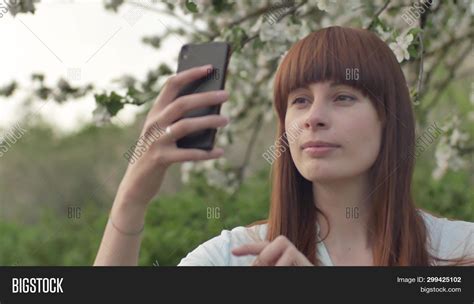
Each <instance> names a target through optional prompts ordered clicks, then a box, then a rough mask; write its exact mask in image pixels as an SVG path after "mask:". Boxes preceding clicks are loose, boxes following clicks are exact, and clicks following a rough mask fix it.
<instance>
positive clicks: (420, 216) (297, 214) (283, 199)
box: [95, 27, 474, 266]
mask: <svg viewBox="0 0 474 304" xmlns="http://www.w3.org/2000/svg"><path fill="white" fill-rule="evenodd" d="M207 68H208V67H201V68H195V69H191V70H188V71H184V72H182V73H179V74H177V75H175V76H173V77H171V78H170V79H169V80H168V82H167V83H166V85H165V87H164V89H163V90H162V92H161V93H160V95H159V97H158V99H157V101H156V103H155V105H154V106H153V108H152V109H151V110H150V113H149V114H148V116H147V119H146V122H145V125H144V128H143V131H142V136H143V135H145V136H146V134H147V131H148V130H150V128H152V127H153V125H155V124H158V125H160V126H169V127H168V128H167V132H166V134H165V135H163V136H160V137H159V138H158V139H157V140H156V141H155V142H154V143H153V145H152V146H151V148H150V149H148V151H146V152H145V153H144V154H143V155H142V156H141V157H140V158H139V159H138V160H137V161H136V162H134V163H133V164H130V165H129V167H128V169H127V172H126V174H125V176H124V178H123V180H122V182H121V184H120V187H119V190H118V193H117V196H116V199H115V201H114V204H113V208H112V210H111V213H110V218H109V222H108V224H107V227H106V230H105V234H104V237H103V240H102V243H101V246H100V249H99V252H98V254H97V258H96V261H95V265H117V264H119V265H136V264H137V260H138V253H139V246H140V232H141V231H142V230H143V225H144V217H145V212H146V209H147V204H148V203H149V201H150V200H151V198H152V197H153V196H154V195H155V194H156V192H157V190H158V189H159V187H160V185H161V182H162V180H163V176H164V174H165V172H166V170H167V168H168V167H169V166H170V165H171V164H172V163H176V162H182V161H189V160H204V159H214V158H218V157H221V156H222V155H223V151H222V149H219V148H215V149H214V150H212V151H210V152H205V151H201V150H183V149H177V148H176V144H175V141H176V139H177V138H180V137H182V136H184V135H185V134H188V133H191V132H193V131H196V130H200V129H205V128H217V127H221V126H224V125H226V124H227V123H228V120H227V119H226V118H225V117H222V116H221V115H210V116H206V117H199V118H188V119H183V120H180V121H178V122H176V123H173V124H172V122H173V121H175V120H176V119H178V118H180V117H181V116H182V115H183V113H185V112H186V111H188V110H190V109H191V108H198V107H203V106H208V105H214V104H219V103H222V102H224V101H225V100H227V98H228V94H227V93H226V92H208V93H200V94H193V95H188V96H183V97H180V98H177V99H176V100H174V99H175V98H176V96H177V94H178V92H179V90H180V89H181V88H182V87H183V86H184V85H186V84H187V83H190V82H192V81H193V80H196V79H199V78H201V77H203V76H204V75H205V74H206V71H207ZM274 102H275V109H276V112H277V114H278V122H279V125H278V130H277V138H278V142H277V147H278V150H279V152H280V153H279V156H278V157H277V158H276V159H275V161H274V163H273V168H272V170H273V171H272V177H273V182H272V183H273V184H272V197H271V207H270V213H269V218H268V220H267V221H264V222H260V223H256V224H254V225H252V226H249V227H236V228H234V229H232V230H231V231H228V230H223V231H222V233H221V234H220V235H219V236H217V237H215V238H213V239H211V240H209V241H207V242H205V243H203V244H202V245H200V246H198V247H197V248H196V249H195V250H193V251H192V252H190V253H189V254H188V255H187V256H186V257H185V258H183V259H182V260H181V262H180V263H179V265H257V266H273V265H276V266H292V265H293V266H306V265H308V266H309V265H387V266H395V265H413V266H423V265H442V264H443V263H450V264H451V263H454V264H466V263H469V264H470V263H473V258H474V224H473V223H468V222H463V221H450V220H447V219H445V218H437V217H434V216H432V215H430V214H428V213H426V212H424V211H421V210H419V209H417V208H415V205H414V202H413V199H412V195H411V180H412V174H413V166H414V155H415V125H414V116H413V112H412V108H411V102H410V97H409V93H408V88H407V85H406V81H405V78H404V75H403V73H402V70H401V68H400V65H399V64H398V62H397V60H396V58H395V56H394V54H393V53H392V51H391V50H390V48H388V47H387V45H386V44H385V43H384V42H383V41H382V40H380V39H379V38H378V37H377V36H376V35H374V34H373V33H371V32H369V31H366V30H360V29H352V28H343V27H329V28H325V29H322V30H319V31H317V32H314V33H311V34H310V35H308V36H307V37H305V38H304V39H302V40H300V41H298V42H297V43H296V44H295V45H294V46H292V48H291V49H290V50H289V51H288V53H287V55H286V56H285V58H284V59H283V61H282V63H281V64H280V66H279V68H278V71H277V73H276V76H275V82H274ZM170 124H171V125H170ZM290 130H291V133H292V136H289V135H290V134H289V133H290ZM157 237H159V236H157Z"/></svg>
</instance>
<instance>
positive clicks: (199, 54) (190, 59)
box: [177, 42, 230, 150]
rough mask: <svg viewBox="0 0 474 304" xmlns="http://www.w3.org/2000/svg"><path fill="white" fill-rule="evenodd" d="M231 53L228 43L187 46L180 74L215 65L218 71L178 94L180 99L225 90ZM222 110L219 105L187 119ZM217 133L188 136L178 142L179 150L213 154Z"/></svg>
mask: <svg viewBox="0 0 474 304" xmlns="http://www.w3.org/2000/svg"><path fill="white" fill-rule="evenodd" d="M229 53H230V46H229V45H228V44H227V43H225V42H210V43H204V44H186V45H184V46H183V48H182V49H181V52H180V54H179V62H178V71H177V72H181V71H184V70H187V69H189V68H193V67H197V66H202V65H206V64H212V65H213V67H214V70H213V71H209V72H208V74H207V75H206V77H203V78H201V79H199V80H196V81H194V82H192V83H190V84H189V85H187V86H185V87H184V88H183V89H182V90H181V91H180V93H179V94H178V97H179V96H183V95H188V94H193V93H201V92H208V91H216V90H222V89H224V86H225V77H226V71H227V64H228V60H229ZM220 108H221V105H220V104H219V105H216V106H211V107H206V108H200V109H194V110H191V111H189V112H187V113H186V114H185V115H184V116H183V118H185V117H197V116H203V115H210V114H219V113H220ZM216 132H217V129H205V130H201V131H197V132H194V133H191V134H188V135H187V136H185V137H183V138H181V139H179V140H178V141H177V146H178V147H180V148H197V149H203V150H212V148H213V146H214V139H215V135H216Z"/></svg>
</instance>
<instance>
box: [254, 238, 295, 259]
mask: <svg viewBox="0 0 474 304" xmlns="http://www.w3.org/2000/svg"><path fill="white" fill-rule="evenodd" d="M291 246H292V244H291V242H290V241H289V240H288V239H287V238H286V237H284V236H281V235H280V236H278V237H277V238H275V240H274V241H273V242H271V243H270V244H269V245H268V246H267V247H265V248H264V249H263V250H262V252H260V254H259V255H258V260H257V262H259V263H260V264H261V265H262V266H265V265H275V263H276V262H277V261H278V259H279V258H280V257H281V256H282V255H283V253H284V252H285V251H286V250H288V248H290V247H291Z"/></svg>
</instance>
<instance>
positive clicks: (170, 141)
mask: <svg viewBox="0 0 474 304" xmlns="http://www.w3.org/2000/svg"><path fill="white" fill-rule="evenodd" d="M210 68H211V66H210V65H207V66H203V67H196V68H191V69H188V70H185V71H182V72H180V73H177V74H176V75H174V76H172V77H170V78H169V79H168V81H167V82H166V84H165V86H164V87H163V89H162V91H161V93H160V95H159V96H158V98H157V99H156V102H155V104H154V105H153V107H152V108H151V110H150V112H149V113H148V115H147V118H146V120H145V123H144V126H143V130H142V132H141V136H140V139H139V140H142V141H143V142H146V143H147V144H148V145H147V147H146V149H141V147H140V149H141V150H140V152H141V153H140V154H139V153H137V154H136V155H135V153H134V156H136V157H133V162H130V163H129V165H128V167H127V171H126V173H125V176H124V177H123V179H122V182H121V183H120V186H119V189H118V191H117V195H116V197H115V201H114V204H113V206H112V210H111V212H110V215H109V222H108V224H107V226H106V229H105V232H104V236H103V238H102V242H101V245H100V248H99V251H98V253H97V256H96V259H95V261H94V265H96V266H100V265H137V264H138V254H139V250H140V242H141V238H140V236H141V231H142V230H143V226H144V222H145V214H146V209H147V207H148V204H149V202H150V201H151V199H152V198H153V196H154V195H155V194H156V193H157V192H158V190H159V188H160V186H161V184H162V182H163V178H164V175H165V172H166V170H167V168H168V167H169V166H170V165H171V164H173V163H177V162H184V161H197V160H207V159H215V158H219V157H221V156H222V155H223V153H224V151H223V149H221V148H213V149H212V150H202V149H189V148H178V147H177V144H176V140H178V139H179V138H181V137H183V136H185V135H187V134H189V133H192V132H196V131H199V130H203V129H209V128H218V127H222V126H225V125H226V124H227V123H228V122H229V121H228V119H227V118H226V117H224V116H222V115H205V116H201V117H189V118H188V117H185V118H182V119H180V118H181V117H183V114H184V113H185V112H187V111H189V110H192V109H196V108H200V107H206V106H211V105H217V104H222V103H223V102H225V101H226V100H227V99H228V93H227V92H225V91H209V92H203V93H196V94H189V95H183V96H180V97H177V96H178V93H179V92H180V90H181V89H182V88H183V87H184V86H185V85H187V84H189V83H191V82H192V81H195V80H197V79H199V78H201V77H204V76H206V75H207V73H208V71H209V69H210ZM167 127H169V130H171V133H168V132H164V130H165V129H167ZM138 149H139V148H138V145H137V148H136V150H138Z"/></svg>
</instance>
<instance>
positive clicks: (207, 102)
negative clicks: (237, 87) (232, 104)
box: [158, 90, 229, 125]
mask: <svg viewBox="0 0 474 304" xmlns="http://www.w3.org/2000/svg"><path fill="white" fill-rule="evenodd" d="M228 98H229V93H228V92H227V91H224V90H220V91H211V92H203V93H196V94H190V95H185V96H181V97H179V98H177V99H176V100H175V101H174V102H172V103H171V104H169V105H168V106H167V107H165V108H164V109H163V110H162V111H161V112H160V113H159V114H158V115H159V116H160V117H162V119H161V120H162V123H163V124H165V125H168V124H171V123H173V122H175V121H176V120H178V119H180V118H181V117H183V116H184V114H186V113H187V112H188V111H190V110H193V109H198V108H204V107H208V106H214V105H218V104H221V103H223V102H224V101H226V100H227V99H228Z"/></svg>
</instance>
